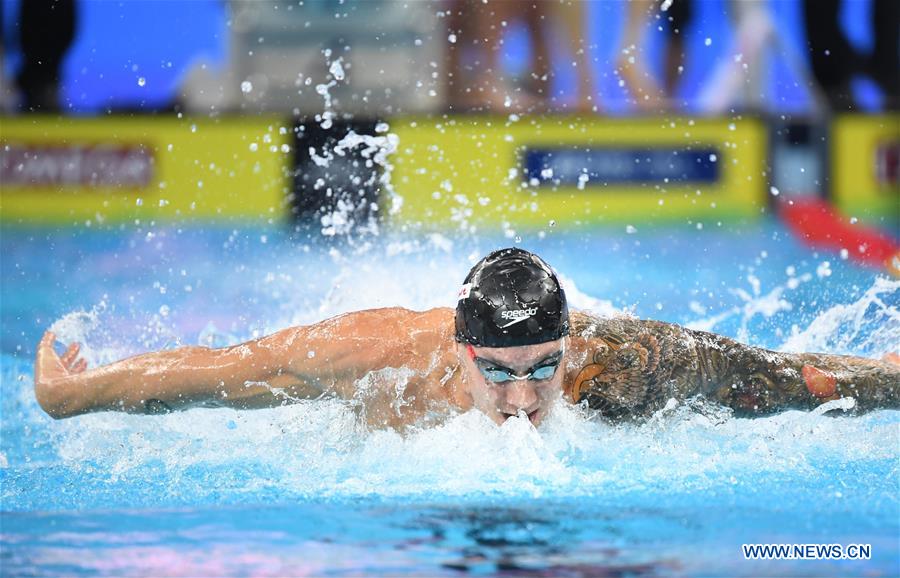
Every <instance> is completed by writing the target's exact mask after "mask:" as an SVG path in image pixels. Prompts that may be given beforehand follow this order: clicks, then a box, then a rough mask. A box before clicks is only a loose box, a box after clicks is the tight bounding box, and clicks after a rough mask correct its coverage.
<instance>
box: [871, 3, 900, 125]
mask: <svg viewBox="0 0 900 578" xmlns="http://www.w3.org/2000/svg"><path fill="white" fill-rule="evenodd" d="M873 4H874V5H873V6H872V32H873V34H874V36H875V43H874V47H873V50H872V57H871V69H872V77H873V78H874V79H875V81H876V82H877V83H878V85H879V86H880V87H881V90H882V91H883V92H884V108H885V109H886V110H900V52H898V46H900V2H898V0H873Z"/></svg>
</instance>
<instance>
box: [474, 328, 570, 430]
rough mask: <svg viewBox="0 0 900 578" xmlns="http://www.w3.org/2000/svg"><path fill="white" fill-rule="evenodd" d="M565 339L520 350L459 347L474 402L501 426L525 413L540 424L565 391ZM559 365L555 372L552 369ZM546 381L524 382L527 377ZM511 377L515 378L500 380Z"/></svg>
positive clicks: (535, 423) (514, 348) (524, 347)
mask: <svg viewBox="0 0 900 578" xmlns="http://www.w3.org/2000/svg"><path fill="white" fill-rule="evenodd" d="M564 354H565V353H564V350H563V340H562V339H558V340H556V341H549V342H547V343H539V344H537V345H523V346H521V347H474V346H469V345H466V344H459V356H460V359H461V360H462V364H463V367H464V368H465V370H466V380H465V381H466V387H467V389H468V392H469V394H470V395H471V396H472V401H473V403H474V405H475V407H476V408H478V409H479V410H480V411H481V412H483V413H484V414H485V415H487V416H488V417H490V418H491V419H492V420H494V421H495V422H497V423H498V424H502V423H503V422H505V421H506V420H507V419H509V418H510V417H511V416H514V415H517V414H518V412H519V411H520V410H521V411H524V412H525V413H526V414H527V415H528V419H530V420H531V423H533V424H534V425H537V424H539V423H540V422H541V420H542V419H543V418H544V416H546V415H547V412H548V411H550V407H551V406H552V405H553V402H554V401H555V400H556V399H557V398H559V396H560V393H561V392H562V380H563V363H562V362H563V356H564ZM554 365H555V366H556V368H555V371H554V370H553V366H554ZM529 374H530V375H531V376H532V377H535V378H543V377H545V376H546V377H545V378H544V379H522V378H524V377H526V376H528V375H529ZM505 376H511V377H512V379H508V380H505V381H497V380H496V379H497V378H500V379H503V378H505Z"/></svg>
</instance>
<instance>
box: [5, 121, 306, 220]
mask: <svg viewBox="0 0 900 578" xmlns="http://www.w3.org/2000/svg"><path fill="white" fill-rule="evenodd" d="M291 143H292V133H291V127H290V125H285V123H284V122H283V121H281V120H279V119H275V118H269V119H265V118H263V119H260V118H252V119H251V118H246V119H245V118H225V119H159V118H154V117H148V116H144V117H137V118H134V119H131V118H105V119H78V118H61V119H60V118H51V117H32V116H29V117H16V118H3V119H0V217H2V219H3V221H4V222H6V223H57V224H72V223H79V224H83V223H84V222H86V221H91V222H98V223H102V222H123V221H133V220H134V219H142V220H150V219H159V218H163V219H172V218H175V219H189V218H200V219H229V218H238V219H249V220H266V219H273V218H281V217H282V216H283V215H284V214H285V212H286V211H285V209H284V206H285V203H286V201H285V195H286V192H287V191H288V190H289V189H288V188H289V186H290V183H289V178H288V172H287V171H286V168H287V167H288V166H290V164H291V163H292V161H293V156H292V154H291V151H290V146H291Z"/></svg>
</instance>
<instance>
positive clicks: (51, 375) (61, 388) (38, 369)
mask: <svg viewBox="0 0 900 578" xmlns="http://www.w3.org/2000/svg"><path fill="white" fill-rule="evenodd" d="M55 342H56V335H54V334H53V333H52V332H50V331H47V332H46V333H44V336H43V337H42V338H41V342H40V343H39V344H38V349H37V357H36V359H35V362H34V395H35V397H36V398H37V401H38V403H39V404H40V406H41V408H43V410H44V411H46V412H47V413H48V414H49V415H51V416H52V417H54V418H60V417H64V416H65V415H68V414H69V413H71V410H72V409H73V408H69V407H68V406H69V405H70V404H72V403H73V402H74V400H72V399H69V397H68V395H67V393H68V391H66V390H67V388H66V387H65V380H66V378H68V377H70V376H73V375H76V374H79V373H82V372H84V370H85V369H87V361H85V360H84V359H83V358H80V357H78V353H79V352H80V351H81V345H80V344H78V343H72V344H70V345H69V346H68V347H67V348H66V351H65V352H64V353H63V354H62V355H61V356H60V355H58V354H57V353H56V350H54V349H53V344H54V343H55Z"/></svg>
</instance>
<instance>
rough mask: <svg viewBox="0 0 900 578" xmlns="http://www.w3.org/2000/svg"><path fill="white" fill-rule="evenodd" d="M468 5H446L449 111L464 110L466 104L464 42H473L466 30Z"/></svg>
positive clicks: (462, 0) (457, 0) (453, 0)
mask: <svg viewBox="0 0 900 578" xmlns="http://www.w3.org/2000/svg"><path fill="white" fill-rule="evenodd" d="M466 4H467V2H466V0H447V1H446V3H445V12H444V13H445V22H446V25H447V30H446V36H445V38H444V41H445V42H446V44H445V50H446V63H447V65H446V69H445V70H444V98H445V99H446V103H445V104H446V107H447V109H448V110H451V111H458V110H460V109H461V108H464V106H465V102H466V99H465V88H466V74H465V71H464V70H463V49H462V42H466V43H469V42H471V41H472V38H471V37H470V35H469V34H468V30H467V29H466V19H465V8H466ZM464 30H465V33H464Z"/></svg>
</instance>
